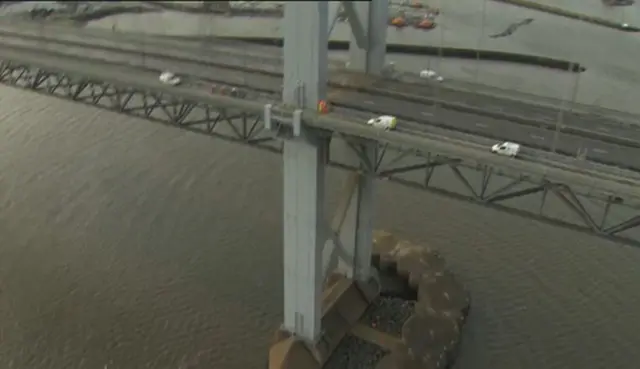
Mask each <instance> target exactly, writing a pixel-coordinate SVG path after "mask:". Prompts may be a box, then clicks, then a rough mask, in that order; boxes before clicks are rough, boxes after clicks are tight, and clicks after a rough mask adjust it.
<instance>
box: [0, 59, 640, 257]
mask: <svg viewBox="0 0 640 369" xmlns="http://www.w3.org/2000/svg"><path fill="white" fill-rule="evenodd" d="M0 83H2V84H5V85H10V86H15V87H19V88H23V89H27V90H32V91H35V92H39V93H43V94H47V95H52V96H56V97H60V98H64V99H68V100H72V101H77V102H81V103H84V104H89V105H94V106H98V107H101V108H104V109H108V110H112V111H116V112H119V113H122V114H127V115H131V116H135V117H140V118H144V119H148V120H151V121H156V122H161V123H164V124H168V125H173V126H177V127H179V128H182V129H185V130H189V131H193V132H198V133H203V134H207V135H210V136H215V137H219V138H223V139H225V140H229V141H234V142H240V143H244V144H247V145H251V146H254V147H257V148H260V149H265V150H269V151H272V152H281V151H282V141H281V139H280V138H281V137H282V136H286V135H289V134H290V127H288V126H286V125H283V124H280V123H277V122H276V123H275V124H277V127H275V132H276V134H274V130H273V129H271V130H270V129H265V124H264V122H263V116H262V114H256V113H247V112H244V111H238V110H237V109H227V108H224V107H216V106H212V105H206V104H202V103H191V102H189V101H186V100H184V99H182V98H180V97H177V96H171V95H168V94H162V93H149V92H145V91H141V90H136V89H132V88H131V87H127V86H116V85H113V84H109V83H106V82H103V81H95V80H89V79H86V78H84V77H81V76H75V75H68V74H63V73H52V72H48V71H45V70H42V69H40V68H35V67H30V66H29V65H24V64H18V63H11V62H0ZM327 134H329V132H327ZM279 136H280V137H279ZM335 139H340V140H345V141H347V143H348V144H349V146H350V147H351V148H352V149H353V150H354V151H355V152H356V153H357V154H358V153H360V148H361V147H362V142H363V141H362V139H361V138H357V137H350V136H345V135H338V134H334V140H335ZM334 151H335V150H334ZM360 157H361V161H360V165H359V166H358V167H354V165H349V164H345V162H344V161H343V160H341V158H339V157H336V155H334V154H330V158H329V162H330V164H331V165H333V166H336V167H340V168H345V169H350V170H357V171H373V172H375V174H376V176H377V177H378V178H382V179H385V180H390V181H393V182H396V183H399V184H402V185H405V186H409V187H413V188H418V189H423V190H427V191H431V192H433V193H436V194H439V195H444V196H448V197H452V198H456V199H460V200H466V201H470V202H474V203H477V204H481V205H484V206H487V207H492V208H495V209H499V210H503V211H508V212H511V213H513V214H517V215H521V216H525V217H529V218H534V219H539V220H543V221H547V222H550V223H553V224H556V225H561V226H564V227H568V228H572V229H578V230H581V231H585V232H588V233H591V234H595V235H598V236H603V237H606V238H611V239H613V240H616V241H619V242H623V243H626V244H632V245H640V232H636V231H637V229H635V230H634V228H638V226H640V205H637V204H629V203H627V202H628V201H625V199H624V198H620V197H617V196H615V195H613V196H612V195H610V194H599V193H593V191H592V189H590V188H588V187H586V186H570V185H567V184H563V183H554V182H551V181H547V180H544V179H534V178H533V177H528V176H525V175H521V174H518V173H514V172H512V171H507V170H504V169H501V168H497V167H490V166H488V165H482V164H478V163H467V162H463V161H461V160H460V159H456V158H447V157H443V156H440V155H438V154H437V153H424V152H416V151H411V150H409V151H407V150H400V149H397V148H395V147H393V146H392V145H386V144H385V145H380V146H379V149H378V159H377V160H376V162H370V160H367V159H366V156H365V155H360Z"/></svg>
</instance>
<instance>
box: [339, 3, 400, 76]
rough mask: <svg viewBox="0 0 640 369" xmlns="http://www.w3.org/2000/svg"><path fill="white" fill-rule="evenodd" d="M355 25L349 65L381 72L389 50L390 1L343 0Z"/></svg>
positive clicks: (352, 33) (356, 68)
mask: <svg viewBox="0 0 640 369" xmlns="http://www.w3.org/2000/svg"><path fill="white" fill-rule="evenodd" d="M342 4H343V7H344V11H345V13H346V14H347V17H348V20H349V25H350V27H351V39H350V42H349V68H351V69H354V70H356V71H359V72H363V73H366V74H380V73H381V71H382V69H383V68H384V62H385V54H386V50H387V18H388V16H389V0H376V1H370V2H367V1H342Z"/></svg>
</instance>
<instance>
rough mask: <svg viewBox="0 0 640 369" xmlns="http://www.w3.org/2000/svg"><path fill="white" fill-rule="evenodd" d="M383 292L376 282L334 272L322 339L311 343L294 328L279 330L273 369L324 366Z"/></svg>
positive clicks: (271, 359)
mask: <svg viewBox="0 0 640 369" xmlns="http://www.w3.org/2000/svg"><path fill="white" fill-rule="evenodd" d="M379 291H380V287H379V286H378V285H377V284H376V282H373V281H371V282H369V283H359V282H354V281H353V280H352V279H350V278H347V277H345V276H343V275H341V274H332V275H331V276H330V277H329V278H328V280H327V283H326V284H325V290H324V293H323V299H322V310H323V314H322V327H323V332H322V334H321V335H320V337H319V339H318V340H317V341H316V342H314V343H310V342H307V341H304V340H300V339H298V337H296V336H295V335H292V334H291V332H290V331H287V330H278V331H277V332H276V334H275V336H274V340H273V342H272V345H271V348H270V350H269V369H320V368H322V366H323V365H324V364H325V362H326V361H327V360H328V359H329V357H330V356H331V354H332V353H333V351H334V350H335V348H336V347H337V346H338V344H339V343H340V341H341V340H342V338H343V337H344V336H345V335H346V334H347V333H349V332H350V331H351V329H352V327H353V326H354V325H355V324H356V323H357V322H358V320H359V319H360V317H361V316H362V314H364V312H365V310H366V309H367V307H368V306H369V304H370V303H371V302H372V301H373V300H374V299H375V298H377V296H378V294H379Z"/></svg>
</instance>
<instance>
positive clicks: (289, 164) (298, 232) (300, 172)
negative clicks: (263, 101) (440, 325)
mask: <svg viewBox="0 0 640 369" xmlns="http://www.w3.org/2000/svg"><path fill="white" fill-rule="evenodd" d="M325 150H326V146H325V145H324V143H323V142H322V141H319V140H315V139H314V138H313V137H301V138H297V139H292V140H287V141H285V143H284V153H283V158H284V329H286V330H288V331H289V332H292V333H294V334H296V335H297V336H299V337H300V338H303V339H306V340H308V341H312V342H315V340H316V339H317V338H318V337H319V335H320V329H321V326H320V318H321V316H322V311H321V299H322V283H323V275H322V248H323V246H324V242H325V240H326V232H325V228H324V227H325V217H324V192H325V189H324V186H325V179H324V165H325V152H326V151H325Z"/></svg>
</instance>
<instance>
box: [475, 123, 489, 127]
mask: <svg viewBox="0 0 640 369" xmlns="http://www.w3.org/2000/svg"><path fill="white" fill-rule="evenodd" d="M476 126H478V127H482V128H487V125H486V124H484V123H476Z"/></svg>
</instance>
